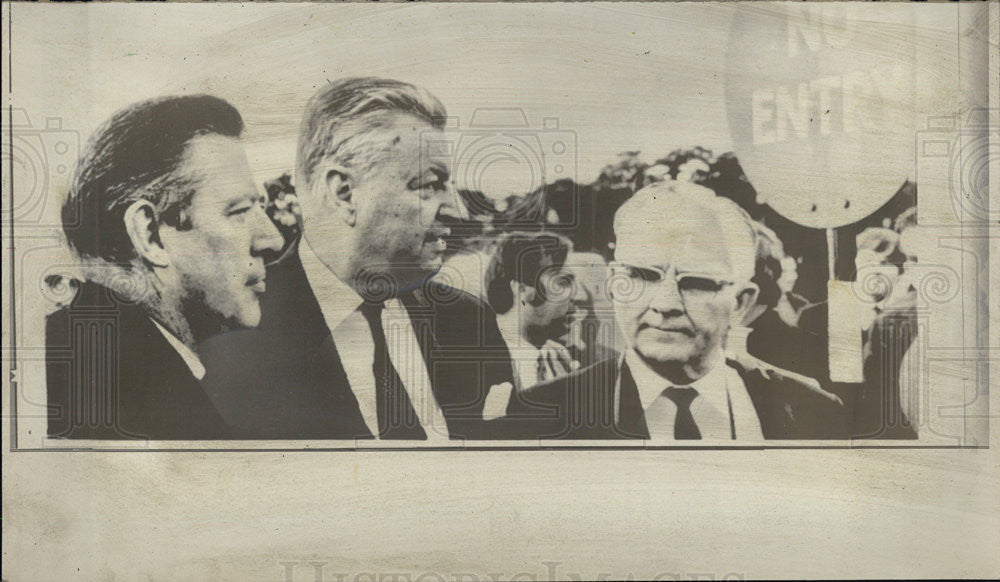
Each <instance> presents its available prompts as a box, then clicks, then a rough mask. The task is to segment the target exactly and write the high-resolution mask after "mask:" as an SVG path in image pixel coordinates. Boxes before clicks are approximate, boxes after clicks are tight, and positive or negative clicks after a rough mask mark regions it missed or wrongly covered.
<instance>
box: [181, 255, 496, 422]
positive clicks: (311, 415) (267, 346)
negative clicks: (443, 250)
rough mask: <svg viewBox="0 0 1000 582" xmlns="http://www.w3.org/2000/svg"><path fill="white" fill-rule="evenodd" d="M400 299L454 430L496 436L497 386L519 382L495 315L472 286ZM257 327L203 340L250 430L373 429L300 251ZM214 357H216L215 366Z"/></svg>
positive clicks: (284, 267)
mask: <svg viewBox="0 0 1000 582" xmlns="http://www.w3.org/2000/svg"><path fill="white" fill-rule="evenodd" d="M400 300H401V301H402V302H403V304H404V305H405V306H406V309H407V312H408V313H409V315H410V319H411V321H412V323H413V327H414V330H415V331H416V332H417V337H418V341H419V344H420V349H421V352H422V354H423V356H424V362H425V364H426V365H427V371H428V373H429V375H430V380H431V388H432V390H433V392H434V396H435V398H436V399H437V402H438V404H439V405H440V407H441V410H442V412H443V414H444V417H445V420H446V422H447V423H448V429H449V434H450V435H451V436H452V438H470V439H472V438H476V439H478V438H489V437H490V430H489V425H488V424H487V423H484V421H483V420H482V415H483V405H484V403H485V400H486V395H487V392H488V391H489V389H490V387H491V386H494V385H497V384H501V383H503V382H511V383H513V368H512V365H511V361H510V353H509V352H508V350H507V346H506V344H505V343H504V341H503V338H502V337H501V335H500V331H499V329H498V328H497V324H496V316H495V315H494V314H493V312H492V311H490V309H489V308H488V307H486V306H485V305H484V304H483V303H482V302H480V301H479V300H477V299H475V298H474V297H472V296H471V295H469V294H467V293H464V292H462V291H458V290H456V289H452V288H449V287H445V286H441V285H426V286H424V287H423V288H422V289H418V290H413V291H410V292H408V293H405V294H404V295H402V296H401V297H400ZM261 308H262V314H263V315H262V319H261V324H260V327H259V329H257V330H243V331H240V332H234V333H229V334H225V335H223V336H219V337H217V338H213V339H212V340H210V341H208V342H205V343H204V344H203V345H202V346H200V347H199V351H200V353H202V354H203V358H205V362H206V367H208V368H209V370H210V372H209V377H206V383H207V384H208V386H209V390H210V393H211V395H212V397H213V399H215V401H216V402H217V403H218V405H219V407H220V410H221V411H222V412H223V415H224V416H225V417H226V419H227V421H229V422H230V423H232V424H234V425H235V426H236V427H237V430H239V432H240V434H241V436H242V437H243V438H305V439H353V438H362V439H366V438H372V434H371V432H370V431H369V430H368V428H367V427H366V425H365V423H364V420H363V417H362V415H361V412H360V410H359V408H358V403H357V399H356V398H355V396H354V393H353V392H352V391H351V388H350V385H349V383H348V379H347V375H346V373H345V371H344V365H343V363H342V361H341V359H340V355H339V353H338V351H337V347H336V346H335V345H334V343H333V340H332V336H331V332H330V329H329V328H328V327H327V325H326V322H325V320H324V319H323V313H322V310H321V309H320V305H319V302H318V301H317V298H316V296H315V295H314V294H313V291H312V289H311V288H310V286H309V282H308V279H307V278H306V275H305V271H304V270H303V268H302V264H301V262H300V261H299V257H298V254H297V253H294V254H290V255H289V256H287V257H286V258H285V259H283V260H282V261H281V262H280V263H277V264H275V265H272V266H271V267H269V269H268V274H267V293H266V295H265V298H264V300H263V302H262V305H261ZM209 364H211V365H209Z"/></svg>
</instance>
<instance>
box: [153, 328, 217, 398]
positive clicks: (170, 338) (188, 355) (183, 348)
mask: <svg viewBox="0 0 1000 582" xmlns="http://www.w3.org/2000/svg"><path fill="white" fill-rule="evenodd" d="M152 321H153V323H155V324H156V328H157V329H159V330H160V333H162V334H163V337H165V338H167V343H168V344H170V345H171V346H172V347H173V348H174V349H175V350H177V353H178V354H180V356H181V359H182V360H184V363H185V364H187V367H188V369H190V370H191V374H192V375H193V376H194V377H195V378H197V379H198V381H199V382H200V381H201V380H204V379H205V365H204V364H202V363H201V358H199V357H198V354H196V353H194V350H192V349H191V348H189V347H187V345H186V344H185V343H184V342H182V341H181V340H179V339H177V336H175V335H174V334H172V333H170V332H169V331H168V330H167V328H165V327H163V326H162V325H160V322H159V321H156V320H155V319H154V320H152Z"/></svg>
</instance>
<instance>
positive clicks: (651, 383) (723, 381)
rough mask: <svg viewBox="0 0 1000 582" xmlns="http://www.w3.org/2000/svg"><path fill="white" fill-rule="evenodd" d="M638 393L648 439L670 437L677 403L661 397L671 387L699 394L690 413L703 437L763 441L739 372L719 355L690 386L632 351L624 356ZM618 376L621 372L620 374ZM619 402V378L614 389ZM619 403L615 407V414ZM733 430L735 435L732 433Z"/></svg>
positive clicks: (754, 412)
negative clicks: (673, 380)
mask: <svg viewBox="0 0 1000 582" xmlns="http://www.w3.org/2000/svg"><path fill="white" fill-rule="evenodd" d="M624 360H625V363H627V364H628V367H629V370H630V371H631V372H632V378H633V379H634V380H635V385H636V388H637V389H638V392H639V401H640V403H641V405H642V409H643V411H645V412H646V424H647V428H648V429H649V437H650V440H653V441H661V440H673V438H674V420H675V418H676V415H677V405H676V404H674V402H673V401H672V400H670V399H669V398H667V397H666V396H663V391H664V390H665V389H667V388H670V387H676V388H691V389H694V390H696V391H697V393H698V396H697V397H695V398H694V400H693V401H692V402H691V416H693V417H694V421H695V424H697V425H698V430H699V432H701V438H702V439H703V440H732V439H738V440H763V438H764V434H763V432H762V431H761V427H760V419H759V418H757V410H756V409H755V408H754V406H753V401H752V400H751V399H750V394H749V393H748V392H747V388H746V385H745V384H743V379H742V378H740V375H739V373H738V372H737V371H736V370H734V369H733V368H731V367H729V366H727V365H726V362H725V359H724V358H723V357H721V356H720V357H719V358H718V360H717V361H716V362H715V364H714V365H712V366H711V368H710V370H709V372H708V374H705V375H704V376H702V377H701V378H699V379H698V380H695V381H694V382H692V383H691V384H689V385H678V384H673V383H671V382H670V381H668V380H667V379H665V378H663V377H662V376H660V375H659V374H657V373H656V372H655V371H654V370H653V369H652V368H650V367H649V365H647V364H646V362H645V361H643V359H642V358H640V357H639V355H638V354H636V353H635V351H634V350H628V351H627V352H626V353H625V356H624ZM619 378H620V374H619ZM615 392H616V394H617V395H618V396H617V398H618V399H619V400H618V402H620V394H621V380H620V379H619V381H618V387H617V388H616V390H615ZM617 414H618V406H616V407H615V415H616V416H617ZM734 433H735V434H734Z"/></svg>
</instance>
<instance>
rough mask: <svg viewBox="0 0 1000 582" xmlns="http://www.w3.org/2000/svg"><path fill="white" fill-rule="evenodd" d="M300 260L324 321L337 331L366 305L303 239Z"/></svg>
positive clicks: (331, 329) (300, 245)
mask: <svg viewBox="0 0 1000 582" xmlns="http://www.w3.org/2000/svg"><path fill="white" fill-rule="evenodd" d="M299 260H300V261H301V262H302V269H303V270H304V271H305V273H306V279H308V281H309V286H310V287H311V288H312V291H313V295H315V296H316V301H317V302H318V303H319V308H320V310H321V311H322V312H323V319H324V320H325V321H326V326H327V327H328V328H330V331H333V330H335V329H337V328H338V327H339V326H340V324H341V323H343V322H344V320H345V319H347V318H348V316H350V315H351V314H352V313H354V311H355V310H357V308H358V307H360V306H361V304H362V303H364V299H362V297H361V295H359V294H358V293H357V291H355V290H354V289H353V288H352V287H351V286H350V285H348V284H347V283H344V282H343V281H341V280H340V278H339V277H337V276H336V275H334V274H333V272H332V271H330V269H328V268H327V266H326V265H325V264H324V263H323V261H322V260H320V258H319V257H318V256H317V255H316V253H315V252H314V251H313V250H312V247H310V246H309V242H308V241H307V240H306V239H305V237H303V238H302V240H301V242H300V243H299Z"/></svg>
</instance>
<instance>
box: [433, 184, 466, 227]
mask: <svg viewBox="0 0 1000 582" xmlns="http://www.w3.org/2000/svg"><path fill="white" fill-rule="evenodd" d="M442 196H443V200H442V201H441V207H440V208H439V209H438V217H440V218H443V219H444V220H446V221H453V222H466V221H468V220H469V211H468V209H467V208H466V207H465V204H464V203H463V202H462V198H461V197H460V196H459V195H458V190H456V189H455V187H454V185H452V184H451V183H450V182H449V183H448V187H447V188H446V189H445V191H444V192H443V193H442Z"/></svg>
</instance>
